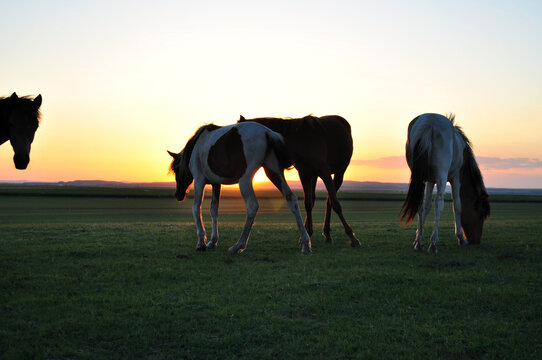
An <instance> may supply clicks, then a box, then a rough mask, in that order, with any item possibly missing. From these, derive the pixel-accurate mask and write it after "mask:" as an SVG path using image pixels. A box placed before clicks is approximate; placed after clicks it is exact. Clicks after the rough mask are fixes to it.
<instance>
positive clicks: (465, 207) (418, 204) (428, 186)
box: [401, 114, 490, 253]
mask: <svg viewBox="0 0 542 360" xmlns="http://www.w3.org/2000/svg"><path fill="white" fill-rule="evenodd" d="M406 160H407V163H408V166H409V168H410V170H411V177H410V184H409V187H408V193H407V196H406V199H405V202H404V204H403V207H402V209H401V221H404V223H405V226H406V225H408V224H409V223H410V222H412V221H413V220H414V217H415V216H416V213H418V229H417V230H416V239H415V240H414V243H413V245H414V249H415V250H420V251H421V250H423V245H424V236H423V232H424V223H425V218H426V216H427V214H428V213H429V210H430V209H431V200H432V195H433V187H434V185H435V184H436V185H437V194H436V198H435V224H434V227H433V233H432V234H431V245H430V246H429V249H428V250H429V252H432V253H436V252H437V243H438V241H439V237H438V224H439V218H440V213H441V212H442V209H443V207H444V191H445V188H446V183H447V181H449V182H450V185H451V188H452V206H453V212H454V218H455V236H456V237H457V241H458V244H459V245H460V246H461V245H467V244H469V243H470V244H479V243H480V239H481V237H482V230H483V224H484V221H485V220H486V219H487V217H488V216H489V215H490V206H489V196H488V193H487V190H486V187H485V185H484V181H483V178H482V173H481V172H480V169H479V167H478V164H477V163H476V159H475V158H474V153H473V151H472V144H471V142H470V140H469V139H468V138H467V136H466V135H465V133H464V132H463V130H462V129H461V128H460V127H459V126H457V125H455V116H454V115H453V114H450V115H449V116H448V117H445V116H443V115H439V114H423V115H419V116H417V117H416V118H414V119H413V120H412V121H411V122H410V124H409V125H408V134H407V142H406ZM424 186H425V199H424Z"/></svg>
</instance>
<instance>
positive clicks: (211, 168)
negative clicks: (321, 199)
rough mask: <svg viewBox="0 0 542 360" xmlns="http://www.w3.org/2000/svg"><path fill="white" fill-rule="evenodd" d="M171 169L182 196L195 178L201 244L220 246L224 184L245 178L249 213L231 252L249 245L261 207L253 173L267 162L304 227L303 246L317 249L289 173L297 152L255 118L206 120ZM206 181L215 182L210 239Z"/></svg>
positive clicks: (301, 230) (271, 177)
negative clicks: (228, 122) (286, 172)
mask: <svg viewBox="0 0 542 360" xmlns="http://www.w3.org/2000/svg"><path fill="white" fill-rule="evenodd" d="M168 153H169V154H170V155H171V156H172V157H173V161H172V163H171V166H170V169H171V171H173V172H174V173H175V180H176V183H177V191H176V192H175V197H176V198H177V200H179V201H182V200H183V199H184V198H185V195H186V193H187V191H188V187H189V186H190V184H191V183H192V181H193V182H194V206H193V208H192V212H193V215H194V220H195V222H196V231H197V236H198V242H197V245H196V250H205V249H214V248H216V246H217V243H218V223H217V219H218V203H219V198H220V187H221V184H236V183H239V189H240V190H241V195H242V196H243V199H244V200H245V205H246V211H247V217H246V221H245V227H244V228H243V232H242V233H241V237H240V238H239V240H238V241H237V243H236V244H235V245H233V246H232V247H230V248H229V251H230V253H236V252H240V251H243V250H244V249H245V248H246V246H247V242H248V237H249V235H250V230H251V228H252V224H253V223H254V218H255V217H256V212H257V211H258V207H259V205H258V200H257V199H256V195H255V194H254V189H253V187H252V178H253V177H254V174H255V173H256V171H257V170H258V169H259V168H260V167H262V166H263V167H264V170H265V173H266V175H267V177H268V178H269V180H271V182H272V183H273V184H274V185H275V186H276V187H277V188H278V189H279V190H280V192H281V193H282V195H283V196H284V197H285V198H286V201H287V202H288V207H289V208H290V210H291V212H292V213H293V214H294V216H295V219H296V222H297V227H298V228H299V233H300V239H299V242H300V244H301V252H302V253H303V254H309V253H310V252H311V242H310V237H309V235H308V233H307V231H306V230H305V227H304V226H303V221H302V219H301V215H300V213H299V206H298V204H297V197H296V196H295V194H294V193H293V192H292V190H291V189H290V187H289V186H288V184H287V183H286V180H285V179H284V174H283V173H284V169H286V168H288V167H290V166H292V164H293V159H292V156H291V154H290V152H289V150H288V149H287V147H286V145H285V144H284V140H283V138H282V136H281V135H279V134H278V133H276V132H273V131H271V130H269V129H268V128H266V127H265V126H263V125H260V124H258V123H254V122H247V123H241V124H235V125H230V126H224V127H221V126H217V125H213V124H211V125H205V126H202V127H200V128H199V129H198V130H197V131H196V133H195V134H194V135H193V136H192V138H190V140H188V142H187V144H186V146H185V147H184V149H183V150H182V151H181V152H180V153H179V154H175V153H172V152H170V151H168ZM206 184H211V185H212V187H213V197H212V200H211V218H212V221H213V232H212V236H211V241H210V242H207V238H206V235H205V228H204V226H203V221H202V218H201V203H202V201H203V192H204V191H203V190H204V188H205V185H206Z"/></svg>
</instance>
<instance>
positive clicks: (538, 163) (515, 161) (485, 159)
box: [351, 156, 542, 170]
mask: <svg viewBox="0 0 542 360" xmlns="http://www.w3.org/2000/svg"><path fill="white" fill-rule="evenodd" d="M476 160H477V161H478V164H479V165H480V167H482V168H483V169H486V170H490V169H491V170H508V169H531V170H536V169H542V160H540V159H534V158H500V157H492V156H477V157H476ZM351 164H352V165H361V166H373V167H377V168H381V169H404V168H406V167H408V165H407V163H406V160H405V157H404V156H386V157H381V158H378V159H369V160H361V159H355V160H352V161H351Z"/></svg>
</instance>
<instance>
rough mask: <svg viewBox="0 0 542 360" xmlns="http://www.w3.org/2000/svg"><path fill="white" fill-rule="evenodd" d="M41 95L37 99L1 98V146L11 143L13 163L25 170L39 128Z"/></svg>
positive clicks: (15, 95)
mask: <svg viewBox="0 0 542 360" xmlns="http://www.w3.org/2000/svg"><path fill="white" fill-rule="evenodd" d="M40 106H41V95H38V96H37V97H36V98H35V99H33V100H32V99H30V98H29V97H26V96H23V97H18V96H17V94H16V93H13V94H12V95H11V96H10V97H0V145H1V144H3V143H5V142H6V141H8V140H9V141H10V142H11V146H12V147H13V151H14V152H15V155H14V156H13V162H14V163H15V167H16V168H17V169H19V170H24V169H26V167H27V166H28V163H29V162H30V145H31V144H32V141H33V140H34V133H35V132H36V130H37V129H38V126H39V118H40V112H39V108H40Z"/></svg>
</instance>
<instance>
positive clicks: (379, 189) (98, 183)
mask: <svg viewBox="0 0 542 360" xmlns="http://www.w3.org/2000/svg"><path fill="white" fill-rule="evenodd" d="M288 184H289V185H290V187H291V188H292V189H294V190H301V189H302V187H301V183H300V182H299V181H288ZM0 186H5V187H11V186H20V187H32V186H42V187H43V186H47V187H49V186H50V187H104V188H147V189H173V188H175V183H174V182H121V181H104V180H75V181H60V182H25V181H23V182H9V181H0ZM256 186H258V187H259V188H263V189H267V188H269V189H274V186H273V184H271V183H259V184H257V185H256ZM316 189H317V190H318V191H325V187H324V184H323V183H322V181H321V180H319V181H318V183H317V185H316ZM341 191H348V192H363V193H406V192H407V191H408V184H405V183H385V182H375V181H345V182H344V183H343V185H342V186H341ZM449 191H450V186H449V185H448V187H447V192H449ZM488 192H489V194H490V195H525V196H527V195H529V196H542V189H509V188H488Z"/></svg>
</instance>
